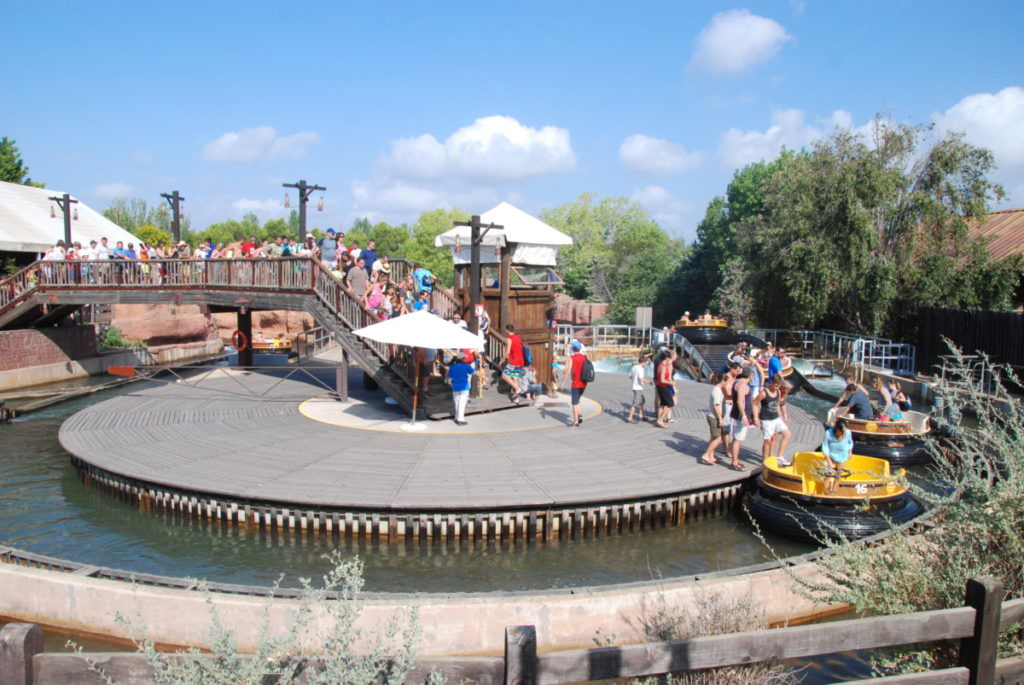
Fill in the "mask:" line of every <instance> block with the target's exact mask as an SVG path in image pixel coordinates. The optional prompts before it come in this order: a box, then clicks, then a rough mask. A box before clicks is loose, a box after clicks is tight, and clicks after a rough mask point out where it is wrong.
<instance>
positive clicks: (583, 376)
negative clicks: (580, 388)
mask: <svg viewBox="0 0 1024 685" xmlns="http://www.w3.org/2000/svg"><path fill="white" fill-rule="evenodd" d="M595 378H597V373H596V372H595V371H594V362H592V361H590V360H589V359H584V360H583V368H581V369H580V380H581V381H583V382H584V383H593V382H594V379H595Z"/></svg>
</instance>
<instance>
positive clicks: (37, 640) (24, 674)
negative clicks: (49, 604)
mask: <svg viewBox="0 0 1024 685" xmlns="http://www.w3.org/2000/svg"><path fill="white" fill-rule="evenodd" d="M42 651H43V631H42V630H41V629H40V628H39V626H37V625H36V624H35V623H8V624H7V625H5V626H4V627H3V629H2V630H0V683H10V685H32V683H33V682H34V680H35V677H34V673H33V672H32V657H34V656H35V655H36V654H40V653H42Z"/></svg>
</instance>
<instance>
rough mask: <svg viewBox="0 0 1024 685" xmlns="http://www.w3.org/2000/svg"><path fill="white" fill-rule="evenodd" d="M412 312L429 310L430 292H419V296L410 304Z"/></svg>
mask: <svg viewBox="0 0 1024 685" xmlns="http://www.w3.org/2000/svg"><path fill="white" fill-rule="evenodd" d="M412 308H413V311H416V312H418V311H419V310H421V309H427V310H429V309H430V291H428V290H421V291H420V294H419V295H417V296H416V300H415V301H414V302H413V303H412Z"/></svg>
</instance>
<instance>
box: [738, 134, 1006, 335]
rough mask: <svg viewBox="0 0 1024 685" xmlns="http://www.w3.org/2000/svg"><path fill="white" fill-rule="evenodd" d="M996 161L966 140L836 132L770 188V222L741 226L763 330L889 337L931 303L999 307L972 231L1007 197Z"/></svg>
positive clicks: (1000, 297) (765, 217)
mask: <svg viewBox="0 0 1024 685" xmlns="http://www.w3.org/2000/svg"><path fill="white" fill-rule="evenodd" d="M991 169H992V157H991V153H989V152H987V151H985V150H981V149H979V148H975V147H973V146H971V145H969V144H967V143H965V142H964V141H963V138H962V136H960V135H958V134H947V135H945V136H943V137H941V138H939V139H938V140H932V131H931V129H930V128H928V127H914V126H906V125H897V124H893V123H891V122H882V121H879V122H877V124H876V128H875V140H874V141H872V144H870V145H869V144H868V142H867V141H865V140H863V139H862V138H861V137H859V136H857V135H855V134H853V133H851V132H850V131H843V130H840V131H836V132H834V133H833V134H832V135H831V136H829V137H828V138H827V139H825V140H821V141H819V142H817V143H816V144H815V146H814V148H813V149H812V150H811V151H809V152H805V153H801V154H799V155H797V156H796V157H794V158H793V159H792V161H791V162H790V163H788V164H787V165H786V166H785V167H784V168H783V169H782V170H780V172H779V173H775V174H773V175H772V176H771V177H770V178H768V179H767V181H766V182H765V186H764V193H765V202H764V209H765V211H764V213H763V214H760V215H758V216H757V217H755V218H752V219H748V220H746V221H743V222H741V224H740V226H741V227H742V230H743V232H744V233H745V234H747V235H749V236H750V238H751V239H750V240H749V241H748V242H747V243H745V244H744V245H743V252H744V256H745V259H746V261H747V269H748V271H749V272H750V274H751V278H750V282H749V286H750V287H751V289H752V295H753V297H754V301H755V311H756V312H757V314H758V316H759V318H760V320H761V321H762V322H763V323H768V324H771V325H776V326H791V327H817V326H820V325H822V324H826V325H830V326H834V327H839V328H844V329H847V330H853V331H858V332H865V333H875V334H877V333H879V332H882V331H884V330H885V329H886V328H887V327H888V326H890V325H891V324H892V322H893V320H894V318H895V317H896V316H899V315H901V314H905V313H908V312H912V311H913V310H914V309H915V308H916V307H918V306H920V305H923V304H944V305H946V306H954V307H959V306H968V305H975V306H978V305H981V306H993V305H998V304H1000V303H1002V302H1005V301H1007V300H1008V299H1009V290H1010V288H1009V285H1008V283H1009V279H1003V280H1002V281H1000V283H1005V284H1006V287H1002V288H1000V289H998V292H993V291H992V289H991V288H990V287H987V286H982V285H981V284H982V283H986V284H987V283H991V282H992V276H993V274H994V273H995V272H994V271H993V267H992V265H990V264H989V263H988V259H987V253H986V252H985V250H984V249H981V247H980V246H979V245H978V244H977V243H976V241H973V240H971V239H970V237H969V235H968V230H967V225H968V224H967V222H968V221H969V220H970V219H971V218H972V217H978V216H981V215H982V214H983V213H984V212H985V207H986V205H987V203H988V201H989V200H992V199H997V198H999V197H1001V196H1002V193H1003V191H1002V189H1001V188H1000V187H999V186H998V185H996V184H994V183H992V182H991V181H989V180H988V179H987V174H988V173H989V171H990V170H991Z"/></svg>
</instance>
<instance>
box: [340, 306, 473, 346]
mask: <svg viewBox="0 0 1024 685" xmlns="http://www.w3.org/2000/svg"><path fill="white" fill-rule="evenodd" d="M352 332H353V333H355V334H356V335H358V336H360V337H363V338H366V339H367V340H375V341H377V342H381V343H388V344H391V345H409V346H410V347H426V348H428V349H434V350H446V349H464V348H468V349H471V350H481V349H483V346H484V342H483V338H481V337H480V336H478V335H476V334H475V333H470V332H469V331H467V330H466V329H465V328H463V327H462V326H457V325H455V324H453V323H452V322H450V321H445V320H444V319H442V318H441V317H440V316H437V315H436V314H431V313H430V312H428V311H427V310H425V309H421V310H420V311H418V312H413V313H412V314H404V315H402V316H396V317H395V318H393V319H388V320H387V321H381V322H379V323H375V324H371V325H369V326H364V327H362V328H357V329H356V330H354V331H352Z"/></svg>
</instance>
